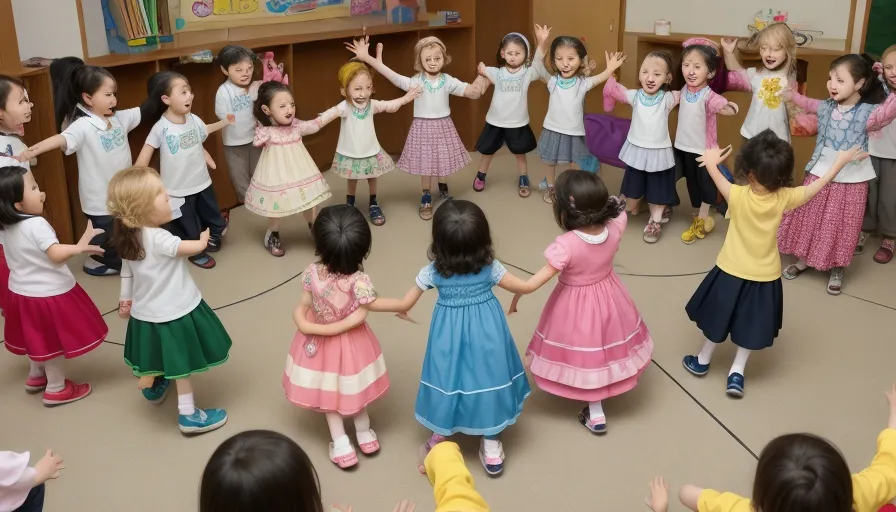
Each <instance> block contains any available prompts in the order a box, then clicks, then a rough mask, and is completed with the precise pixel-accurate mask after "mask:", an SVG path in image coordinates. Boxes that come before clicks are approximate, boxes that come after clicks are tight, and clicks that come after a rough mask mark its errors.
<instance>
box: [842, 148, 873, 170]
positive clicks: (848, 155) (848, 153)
mask: <svg viewBox="0 0 896 512" xmlns="http://www.w3.org/2000/svg"><path fill="white" fill-rule="evenodd" d="M866 158H868V153H867V152H866V151H862V147H861V146H854V147H851V148H849V149H845V150H843V151H838V152H837V163H839V164H843V165H846V164H851V163H854V162H860V161H862V160H864V159H866Z"/></svg>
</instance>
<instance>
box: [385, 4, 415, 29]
mask: <svg viewBox="0 0 896 512" xmlns="http://www.w3.org/2000/svg"><path fill="white" fill-rule="evenodd" d="M419 12H420V0H386V19H387V20H388V21H389V23H393V24H402V23H414V22H416V21H417V14H418V13H419Z"/></svg>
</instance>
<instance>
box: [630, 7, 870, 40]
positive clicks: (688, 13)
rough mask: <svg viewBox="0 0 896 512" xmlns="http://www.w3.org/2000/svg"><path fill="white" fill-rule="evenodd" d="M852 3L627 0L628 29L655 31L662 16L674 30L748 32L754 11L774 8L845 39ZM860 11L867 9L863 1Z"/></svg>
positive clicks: (794, 21) (792, 19) (805, 25)
mask: <svg viewBox="0 0 896 512" xmlns="http://www.w3.org/2000/svg"><path fill="white" fill-rule="evenodd" d="M860 2H861V3H864V0H860ZM849 6H850V0H775V1H773V2H770V1H769V0H716V1H715V2H712V1H710V0H671V1H670V0H627V1H626V16H625V30H626V31H628V32H653V22H654V21H655V20H657V19H660V18H662V19H665V20H669V21H670V22H672V32H679V33H686V34H708V35H732V36H746V35H748V34H749V33H748V31H747V25H750V24H752V23H753V17H754V14H755V13H756V12H757V11H760V10H763V9H769V8H773V9H775V10H780V11H788V12H789V18H788V22H789V23H791V24H797V25H799V26H800V27H801V28H806V29H810V30H821V31H823V32H824V35H822V36H815V37H817V38H824V39H842V40H845V39H846V31H847V25H848V22H849ZM858 12H862V13H864V12H865V11H864V5H863V6H862V10H861V11H857V17H859V16H858ZM860 24H861V22H860ZM859 34H861V31H859Z"/></svg>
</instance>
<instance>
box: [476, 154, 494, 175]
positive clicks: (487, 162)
mask: <svg viewBox="0 0 896 512" xmlns="http://www.w3.org/2000/svg"><path fill="white" fill-rule="evenodd" d="M492 158H494V155H482V157H481V158H480V159H479V172H481V173H482V174H486V173H488V168H489V166H491V164H492Z"/></svg>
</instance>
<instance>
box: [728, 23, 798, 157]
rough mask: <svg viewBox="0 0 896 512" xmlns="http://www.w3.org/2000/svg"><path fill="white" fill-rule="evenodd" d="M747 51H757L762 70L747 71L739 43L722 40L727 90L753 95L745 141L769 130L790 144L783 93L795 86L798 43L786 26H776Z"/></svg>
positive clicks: (753, 41)
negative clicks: (737, 51)
mask: <svg viewBox="0 0 896 512" xmlns="http://www.w3.org/2000/svg"><path fill="white" fill-rule="evenodd" d="M747 48H748V49H751V50H758V51H759V57H760V59H761V60H762V68H759V69H757V68H748V69H744V67H743V66H741V64H740V61H738V59H737V55H736V53H735V52H736V50H737V39H735V38H732V37H726V38H723V39H722V49H723V51H724V55H725V65H726V66H727V67H728V70H729V71H728V89H729V90H732V91H743V92H749V93H752V94H753V99H752V101H751V102H750V110H748V111H747V117H746V119H744V124H743V126H742V127H741V129H740V134H741V135H743V136H744V138H747V139H751V138H753V137H755V136H756V134H758V133H759V132H761V131H763V130H766V129H770V130H772V131H773V132H775V135H777V136H778V138H779V139H782V140H784V141H786V142H790V124H789V122H788V120H787V108H786V106H785V105H784V102H783V101H782V98H781V95H780V93H781V91H783V90H785V89H789V88H793V87H795V86H796V39H794V37H793V31H792V30H790V27H788V26H787V25H786V24H784V23H775V24H772V25H769V26H767V27H765V28H764V29H762V30H761V31H759V33H758V34H756V35H755V36H753V38H752V39H751V40H750V41H749V42H748V43H747Z"/></svg>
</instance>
